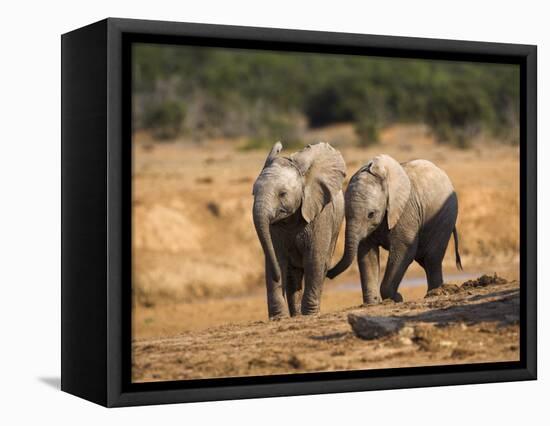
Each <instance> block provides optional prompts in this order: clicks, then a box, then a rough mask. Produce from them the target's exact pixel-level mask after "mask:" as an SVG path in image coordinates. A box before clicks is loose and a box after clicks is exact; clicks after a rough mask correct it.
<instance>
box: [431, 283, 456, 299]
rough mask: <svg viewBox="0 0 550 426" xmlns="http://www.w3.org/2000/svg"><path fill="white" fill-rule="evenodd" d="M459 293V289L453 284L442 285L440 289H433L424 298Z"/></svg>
mask: <svg viewBox="0 0 550 426" xmlns="http://www.w3.org/2000/svg"><path fill="white" fill-rule="evenodd" d="M459 292H460V287H459V286H457V285H455V284H443V285H442V286H441V287H437V288H434V289H432V290H430V291H428V292H427V293H426V296H425V297H433V296H446V295H449V294H456V293H459Z"/></svg>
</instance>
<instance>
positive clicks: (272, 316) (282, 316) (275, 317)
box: [269, 313, 288, 321]
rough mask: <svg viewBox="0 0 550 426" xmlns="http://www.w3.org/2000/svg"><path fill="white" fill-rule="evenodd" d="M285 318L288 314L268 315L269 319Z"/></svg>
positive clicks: (278, 319)
mask: <svg viewBox="0 0 550 426" xmlns="http://www.w3.org/2000/svg"><path fill="white" fill-rule="evenodd" d="M285 318H288V314H285V313H280V314H277V315H270V316H269V321H280V320H282V319H285Z"/></svg>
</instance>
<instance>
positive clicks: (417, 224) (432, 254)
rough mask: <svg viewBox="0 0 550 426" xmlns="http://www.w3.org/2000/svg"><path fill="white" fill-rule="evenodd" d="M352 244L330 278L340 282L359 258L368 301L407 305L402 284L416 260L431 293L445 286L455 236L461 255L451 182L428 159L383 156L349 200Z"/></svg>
mask: <svg viewBox="0 0 550 426" xmlns="http://www.w3.org/2000/svg"><path fill="white" fill-rule="evenodd" d="M345 207H346V231H345V232H346V234H345V236H346V239H345V249H344V255H343V256H342V259H341V260H340V261H339V262H338V264H337V265H336V266H334V267H333V268H332V269H331V270H330V271H329V272H328V274H327V276H328V277H329V278H334V277H336V276H337V275H338V274H340V273H342V272H343V271H344V270H345V269H347V268H348V267H349V266H350V265H351V263H352V262H353V260H354V259H355V256H357V262H358V265H359V273H360V275H361V288H362V291H363V302H364V303H366V304H370V303H376V302H378V301H379V300H380V299H381V298H382V299H388V298H389V299H393V300H395V301H401V300H402V297H401V295H400V294H399V293H398V288H399V284H400V283H401V280H402V279H403V276H404V274H405V272H406V270H407V268H408V267H409V265H410V264H411V263H412V261H413V260H416V261H417V262H418V263H419V264H420V265H421V266H422V267H423V268H424V270H425V272H426V277H427V280H428V290H431V289H433V288H437V287H439V286H440V285H441V284H442V283H443V275H442V262H443V257H444V256H445V252H446V250H447V245H448V244H449V239H450V237H451V234H453V236H454V246H455V258H456V265H457V268H458V269H462V264H461V261H460V254H459V251H458V234H457V231H456V219H457V215H458V200H457V196H456V193H455V190H454V188H453V185H452V183H451V181H450V179H449V177H448V176H447V175H446V174H445V172H443V170H441V169H440V168H438V167H437V166H435V165H434V164H433V163H431V162H429V161H427V160H414V161H410V162H407V163H403V164H399V163H398V162H397V161H396V160H394V159H393V158H391V157H390V156H388V155H379V156H377V157H375V158H374V159H372V160H371V161H369V162H368V164H366V165H365V166H363V167H361V168H360V169H359V171H357V173H355V175H353V176H352V178H351V180H350V182H349V185H348V188H347V190H346V195H345ZM380 246H381V247H383V248H384V249H386V250H388V252H389V253H388V262H387V265H386V271H385V272H384V277H383V279H382V283H381V284H380V286H379V285H378V279H379V272H380V262H379V247H380Z"/></svg>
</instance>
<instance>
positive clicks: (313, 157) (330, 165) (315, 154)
mask: <svg viewBox="0 0 550 426" xmlns="http://www.w3.org/2000/svg"><path fill="white" fill-rule="evenodd" d="M290 160H291V161H292V163H293V164H294V165H296V167H297V168H298V170H299V171H300V174H301V175H302V176H303V177H304V191H303V195H302V216H303V218H304V219H305V221H306V222H307V223H309V222H311V221H312V220H313V219H314V218H315V216H317V215H318V214H319V213H320V212H321V210H323V207H324V206H326V205H327V204H328V203H330V202H331V201H332V199H333V198H334V197H335V196H336V195H337V194H338V192H340V191H341V190H342V183H343V182H344V178H345V177H346V163H345V162H344V159H343V158H342V155H341V154H340V152H338V151H337V150H335V149H334V148H333V147H332V146H330V145H329V144H328V143H325V142H320V143H317V144H313V145H308V146H307V147H306V148H304V149H303V150H301V151H299V152H297V153H295V154H293V155H292V156H291V157H290Z"/></svg>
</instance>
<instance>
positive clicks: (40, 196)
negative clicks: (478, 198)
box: [0, 0, 550, 426]
mask: <svg viewBox="0 0 550 426" xmlns="http://www.w3.org/2000/svg"><path fill="white" fill-rule="evenodd" d="M545 4H546V2H544V1H540V0H538V1H528V0H524V1H513V2H511V1H505V0H500V1H480V0H477V1H469V0H460V1H458V0H457V1H453V2H444V1H441V0H434V1H422V0H415V1H410V0H403V1H394V2H390V1H388V0H386V1H383V0H380V1H376V2H368V1H344V0H338V1H331V2H327V4H323V3H322V2H320V1H315V2H310V3H309V4H308V3H307V2H305V1H303V2H299V1H298V0H293V1H287V0H277V1H254V2H249V4H247V2H245V1H240V0H225V1H217V2H216V1H210V0H200V1H199V0H197V1H177V2H168V1H162V0H155V1H149V2H140V3H138V2H137V1H136V0H133V1H117V2H115V1H112V0H111V1H103V0H93V1H74V0H73V1H71V2H68V1H67V2H55V1H53V0H50V1H36V2H28V1H13V2H8V1H6V0H5V1H4V2H3V3H2V6H1V10H2V13H1V16H2V24H1V25H0V31H1V35H2V37H1V40H2V42H1V50H0V62H1V65H0V108H1V110H0V123H1V125H0V130H1V133H0V141H1V142H0V227H1V232H0V266H1V268H2V269H1V274H0V286H1V291H0V330H1V336H0V339H1V340H0V342H1V343H0V394H1V395H0V407H2V408H0V423H3V424H27V423H29V421H36V422H38V421H42V422H45V423H46V424H48V423H50V422H52V421H56V422H59V423H61V424H73V423H76V422H78V423H77V424H94V425H96V424H100V425H105V424H123V422H124V424H126V423H127V422H132V423H134V424H155V425H162V424H166V423H169V422H170V423H172V422H177V423H186V424H209V423H224V424H225V423H230V424H231V423H236V424H237V423H238V424H240V425H247V424H250V425H252V424H254V425H262V426H264V425H270V424H280V423H281V422H284V423H286V424H289V425H291V424H295V423H301V424H313V423H315V424H339V425H342V424H346V423H352V422H353V423H356V422H357V424H370V425H373V424H377V423H378V422H380V423H383V424H397V423H398V422H402V424H407V425H409V424H423V425H425V424H437V425H445V426H448V425H454V424H460V425H463V424H465V423H466V424H468V423H471V424H522V423H524V424H526V422H530V421H534V424H543V423H545V422H547V421H548V404H549V403H550V400H549V394H550V386H549V385H548V383H549V378H548V368H547V364H546V363H545V361H546V360H545V355H546V354H547V353H548V328H547V327H545V325H547V324H548V312H549V311H550V310H549V309H546V307H547V306H548V305H550V300H548V295H549V294H550V292H549V291H548V289H547V286H548V285H550V283H549V282H548V281H549V280H548V278H549V277H548V273H549V270H548V266H547V264H545V261H546V262H547V253H548V252H547V251H546V250H545V247H544V242H545V240H546V238H547V237H549V236H550V235H549V232H548V231H549V228H548V225H547V224H545V223H544V222H543V218H544V217H547V216H548V215H549V214H550V211H549V209H548V207H549V204H548V203H549V201H548V200H549V198H548V195H546V194H547V193H546V191H545V188H546V185H547V184H548V183H549V180H550V171H549V167H548V166H546V167H544V162H545V160H548V159H549V156H548V144H547V143H545V142H546V141H547V139H548V136H549V135H548V124H547V123H548V119H549V118H550V105H549V97H548V91H547V86H546V83H547V76H549V75H550V63H549V62H550V56H549V51H548V49H549V46H550V38H549V31H548V26H549V23H548V17H549V13H548V11H546V10H544V8H545ZM108 16H115V17H128V18H146V19H161V20H174V21H189V22H206V23H219V24H240V25H255V26H266V27H281V28H297V29H311V30H327V31H343V32H358V33H370V34H386V35H403V36H419V37H436V38H453V39H466V40H483V41H499V42H512V43H528V44H537V45H538V46H539V50H538V53H539V68H538V73H539V74H538V75H539V90H538V96H539V137H538V140H539V159H540V161H539V164H540V166H539V194H541V197H540V198H539V217H540V218H541V220H539V254H540V256H539V265H540V271H539V272H540V273H539V301H540V303H539V380H538V381H537V382H524V383H507V384H493V385H476V386H459V387H446V388H431V389H416V390H397V391H384V392H363V393H354V394H337V395H323V396H306V397H292V398H272V399H261V400H244V401H228V402H214V403H200V404H180V405H170V406H156V407H140V408H124V409H113V410H107V409H104V408H101V407H99V406H95V405H93V404H91V403H89V402H86V401H84V400H81V399H79V398H76V397H73V396H70V395H68V394H64V393H62V392H60V391H59V390H58V389H57V388H56V387H58V384H59V374H60V365H59V364H60V361H59V359H60V330H59V329H60V34H62V33H64V32H67V31H70V30H72V29H75V28H78V27H80V26H83V25H86V24H89V23H91V22H94V21H97V20H100V19H103V18H105V17H108ZM545 195H546V198H545ZM537 419H538V420H537ZM543 419H544V420H543Z"/></svg>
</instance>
